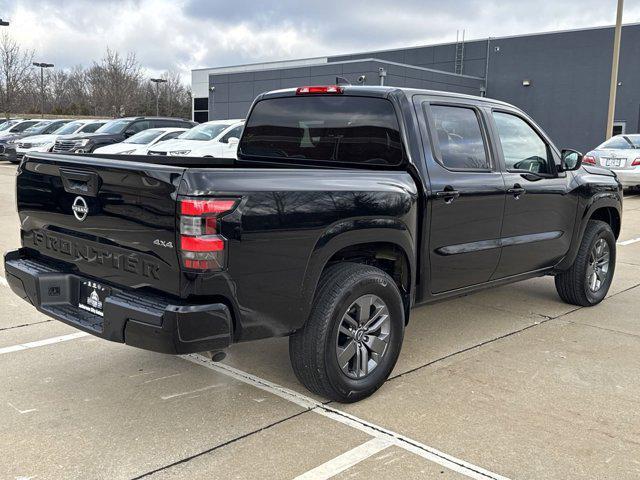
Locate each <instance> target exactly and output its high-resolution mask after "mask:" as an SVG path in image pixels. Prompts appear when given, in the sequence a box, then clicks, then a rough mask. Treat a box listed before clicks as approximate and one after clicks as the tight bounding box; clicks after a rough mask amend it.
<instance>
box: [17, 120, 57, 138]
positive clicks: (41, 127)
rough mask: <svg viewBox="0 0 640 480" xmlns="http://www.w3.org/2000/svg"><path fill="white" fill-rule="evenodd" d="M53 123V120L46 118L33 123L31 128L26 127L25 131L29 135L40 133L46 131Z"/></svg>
mask: <svg viewBox="0 0 640 480" xmlns="http://www.w3.org/2000/svg"><path fill="white" fill-rule="evenodd" d="M49 125H51V121H47V120H45V121H44V122H38V123H36V124H35V125H32V126H31V127H29V128H26V129H25V130H24V133H26V134H29V135H34V134H38V133H42V132H44V131H45V130H46V129H47V127H48V126H49Z"/></svg>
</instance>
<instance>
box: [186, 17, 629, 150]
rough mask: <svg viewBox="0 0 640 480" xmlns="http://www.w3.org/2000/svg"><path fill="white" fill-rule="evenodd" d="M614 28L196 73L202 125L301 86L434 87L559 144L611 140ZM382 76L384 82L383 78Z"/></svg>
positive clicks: (625, 116) (625, 82)
mask: <svg viewBox="0 0 640 480" xmlns="http://www.w3.org/2000/svg"><path fill="white" fill-rule="evenodd" d="M613 35H614V29H613V27H602V28H589V29H581V30H571V31H562V32H552V33H543V34H532V35H520V36H510V37H500V38H489V39H483V40H472V41H467V42H464V43H463V42H457V43H448V44H439V45H427V46H420V47H410V48H401V49H393V50H380V51H375V52H365V53H358V54H349V55H337V56H331V57H317V58H306V59H300V60H288V61H282V62H269V63H261V64H251V65H239V66H233V67H219V68H207V69H198V70H193V71H192V92H193V97H194V98H193V118H194V120H196V121H199V122H202V121H207V120H214V119H225V118H242V117H244V116H245V115H246V114H247V111H248V109H249V107H250V105H251V102H252V100H253V99H254V98H255V97H256V96H257V95H258V94H259V93H261V92H265V91H268V90H275V89H278V88H287V87H296V86H301V85H323V84H333V83H335V82H336V77H343V78H344V79H346V80H348V81H349V82H351V83H352V84H354V85H356V84H359V83H363V84H367V85H379V84H380V82H381V81H383V82H384V84H385V85H391V86H398V87H415V88H427V89H433V90H446V91H454V92H461V93H467V94H471V95H486V96H488V97H492V98H496V99H499V100H504V101H506V102H509V103H512V104H514V105H517V106H518V107H520V108H522V109H523V110H525V111H526V112H527V113H529V114H530V115H531V116H532V117H533V118H534V119H535V120H536V121H537V122H538V123H540V125H542V127H543V128H544V129H545V130H546V131H547V132H548V133H549V134H550V135H551V137H552V138H553V139H554V141H555V142H556V144H557V145H558V146H559V147H571V148H576V149H579V150H582V151H587V150H589V149H591V148H593V147H594V146H596V145H597V144H599V143H600V142H602V140H603V139H604V136H605V130H606V123H607V105H608V99H609V81H610V75H611V73H610V72H611V61H612V53H613ZM381 76H382V78H381ZM617 88H618V94H617V102H616V116H615V122H616V123H615V126H614V132H615V133H623V132H624V133H637V132H639V131H640V129H639V128H640V125H639V123H640V24H632V25H625V26H624V27H623V29H622V48H621V52H620V72H619V76H618V87H617Z"/></svg>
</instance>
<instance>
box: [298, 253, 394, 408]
mask: <svg viewBox="0 0 640 480" xmlns="http://www.w3.org/2000/svg"><path fill="white" fill-rule="evenodd" d="M370 296H373V297H374V298H375V297H377V298H378V300H382V302H383V304H385V306H386V307H387V311H388V317H386V318H388V319H389V322H388V323H387V324H386V325H387V328H388V333H387V335H388V336H387V337H386V339H388V341H387V344H386V347H385V350H384V353H383V354H382V356H381V357H379V358H378V363H377V364H376V366H374V368H372V369H371V371H370V372H368V373H366V374H363V376H362V378H351V377H350V376H348V373H345V372H344V371H343V369H342V368H341V367H340V365H339V364H338V354H337V353H338V348H339V336H340V335H342V334H341V333H339V332H341V331H344V330H339V329H340V326H341V324H343V322H344V318H345V316H346V314H347V310H348V309H349V308H352V307H354V305H355V302H356V301H357V300H358V301H360V299H362V298H365V297H370ZM375 309H376V307H375V306H374V307H372V308H371V309H370V312H374V311H375ZM374 316H375V315H374ZM404 325H405V319H404V306H403V302H402V297H401V294H400V291H399V290H398V286H397V285H396V283H395V282H394V281H393V279H392V278H391V277H390V276H389V275H387V274H386V273H385V272H383V271H382V270H380V269H378V268H375V267H371V266H368V265H362V264H357V263H341V264H337V265H333V266H331V267H329V268H327V269H326V270H325V271H324V272H323V273H322V276H321V278H320V281H319V283H318V287H317V289H316V295H315V298H314V305H313V307H312V310H311V314H310V315H309V319H308V320H307V323H306V324H305V326H304V327H303V328H302V329H300V330H298V331H297V332H295V333H294V334H293V335H291V336H290V337H289V357H290V359H291V365H292V366H293V371H294V372H295V374H296V377H297V378H298V380H299V381H300V382H301V383H302V384H303V385H304V386H305V387H307V388H308V389H309V390H310V391H312V392H313V393H316V394H318V395H321V396H324V397H327V398H329V399H331V400H336V401H338V402H343V403H351V402H357V401H358V400H361V399H363V398H366V397H368V396H369V395H371V394H373V393H374V392H375V391H376V390H377V389H378V388H380V387H381V386H382V384H383V383H384V382H385V380H386V379H387V378H388V377H389V375H390V374H391V371H392V370H393V367H394V366H395V364H396V361H397V360H398V355H399V354H400V349H401V347H402V340H403V336H404ZM354 333H355V332H354ZM373 337H374V335H372V337H371V338H373ZM355 338H356V337H355V336H354V337H353V340H354V341H355ZM362 338H364V339H365V340H367V341H369V336H365V337H361V339H360V340H361V343H359V344H357V345H360V346H361V347H360V348H364V347H365V344H363V343H362ZM347 341H349V342H351V339H347ZM356 348H359V347H356ZM359 355H361V354H360V353H359ZM367 355H370V357H369V356H367V357H366V358H370V359H374V354H373V353H372V351H371V350H370V349H369V350H367ZM355 361H357V360H354V362H355ZM374 362H375V361H374ZM363 364H368V362H366V361H365V362H363ZM343 368H344V367H343ZM346 368H347V370H348V368H349V367H348V366H347V367H346ZM354 368H355V367H354ZM358 368H359V367H358ZM360 373H361V374H362V372H360Z"/></svg>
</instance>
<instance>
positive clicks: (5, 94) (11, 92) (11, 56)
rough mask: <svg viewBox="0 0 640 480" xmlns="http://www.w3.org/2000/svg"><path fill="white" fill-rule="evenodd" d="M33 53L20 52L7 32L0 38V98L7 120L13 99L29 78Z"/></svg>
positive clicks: (28, 51)
mask: <svg viewBox="0 0 640 480" xmlns="http://www.w3.org/2000/svg"><path fill="white" fill-rule="evenodd" d="M33 55H34V52H33V51H32V50H24V51H23V50H22V49H21V48H20V46H19V45H18V43H17V42H16V41H15V40H13V39H12V38H11V37H9V34H8V33H7V32H4V33H3V34H2V37H1V38H0V98H2V110H3V111H4V114H5V117H6V118H9V116H10V114H11V110H12V107H13V104H14V101H15V97H16V96H17V95H19V94H20V93H22V92H23V90H24V89H25V88H26V86H27V83H28V80H29V77H30V76H31V63H32V62H33Z"/></svg>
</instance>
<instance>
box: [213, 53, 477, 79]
mask: <svg viewBox="0 0 640 480" xmlns="http://www.w3.org/2000/svg"><path fill="white" fill-rule="evenodd" d="M361 62H377V63H382V64H385V65H396V66H398V67H403V68H411V69H412V70H421V71H425V72H433V73H439V74H444V75H451V76H454V77H462V78H469V79H472V80H483V81H484V77H475V76H473V75H465V74H460V73H455V72H448V71H446V70H438V69H435V68H428V67H420V66H418V65H411V64H408V63H399V62H393V61H391V60H383V59H381V58H375V57H368V58H356V59H353V60H338V61H337V62H328V63H316V64H308V65H303V66H298V67H292V68H304V67H305V66H307V67H318V66H325V65H344V64H351V63H361ZM276 63H277V62H276ZM246 66H247V67H248V66H249V65H246ZM282 68H288V67H282V66H279V67H272V68H262V69H259V70H249V69H247V70H243V71H241V72H240V71H239V72H229V73H243V72H257V71H260V72H268V71H273V70H281V69H282ZM203 70H208V69H203ZM210 70H214V69H210ZM211 74H215V72H211ZM220 74H221V75H224V74H225V73H224V72H220Z"/></svg>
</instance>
